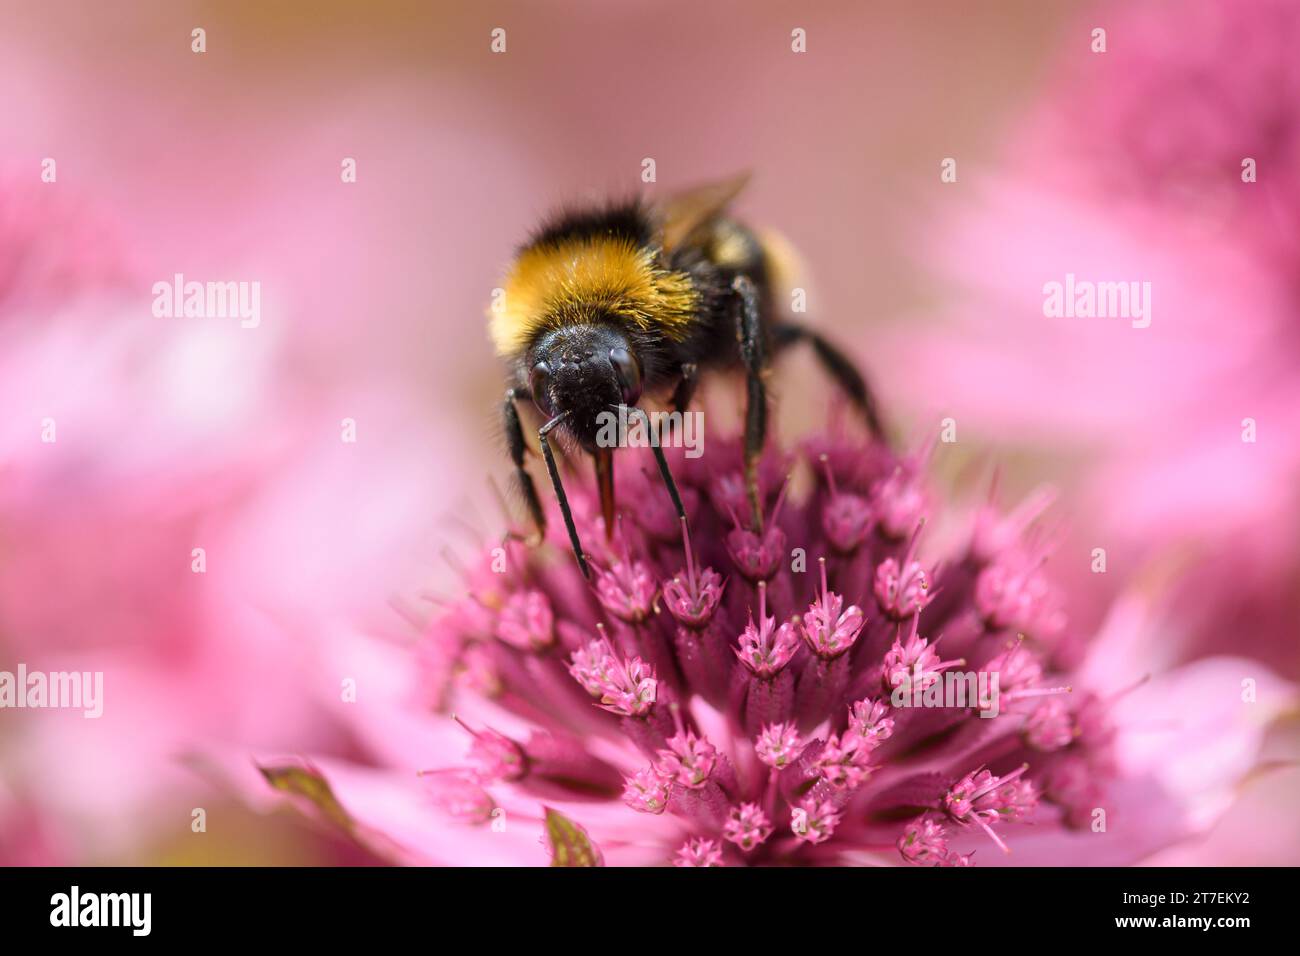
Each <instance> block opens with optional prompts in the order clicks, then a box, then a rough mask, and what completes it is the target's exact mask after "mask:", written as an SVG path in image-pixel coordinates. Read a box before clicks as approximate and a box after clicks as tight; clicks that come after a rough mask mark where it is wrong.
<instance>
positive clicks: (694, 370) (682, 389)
mask: <svg viewBox="0 0 1300 956" xmlns="http://www.w3.org/2000/svg"><path fill="white" fill-rule="evenodd" d="M681 375H682V377H681V381H679V382H678V383H677V387H676V388H675V389H673V408H675V409H677V411H679V412H682V413H683V414H684V413H685V412H686V406H688V405H690V404H691V399H692V398H694V397H695V387H696V386H697V385H699V384H700V367H699V366H698V365H696V364H695V363H694V362H687V363H686V364H684V365H683V366H682V371H681Z"/></svg>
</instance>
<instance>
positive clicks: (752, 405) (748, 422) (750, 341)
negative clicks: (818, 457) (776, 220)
mask: <svg viewBox="0 0 1300 956" xmlns="http://www.w3.org/2000/svg"><path fill="white" fill-rule="evenodd" d="M731 288H732V289H733V290H734V291H735V293H736V295H737V296H738V297H739V304H740V308H739V310H738V311H737V313H736V341H737V342H738V343H739V345H740V359H741V361H742V362H743V363H744V365H745V383H746V391H747V395H746V401H745V489H746V491H747V492H748V495H749V510H750V514H752V515H753V524H754V528H755V530H757V531H759V532H760V533H761V532H762V530H763V509H762V507H761V502H760V500H759V494H758V459H759V456H760V455H761V454H762V452H763V442H764V441H765V440H766V438H767V386H766V385H765V384H764V382H763V373H764V371H765V370H766V369H767V349H766V342H765V341H764V336H763V323H762V315H761V312H760V310H759V300H758V289H757V287H756V286H755V285H754V283H753V281H752V280H751V279H750V278H749V277H748V276H743V275H742V276H736V278H735V279H734V280H733V281H732V283H731Z"/></svg>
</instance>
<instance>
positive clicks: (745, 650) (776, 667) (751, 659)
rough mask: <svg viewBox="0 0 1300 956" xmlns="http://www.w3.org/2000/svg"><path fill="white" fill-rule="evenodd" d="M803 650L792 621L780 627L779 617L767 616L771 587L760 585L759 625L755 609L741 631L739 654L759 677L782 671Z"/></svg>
mask: <svg viewBox="0 0 1300 956" xmlns="http://www.w3.org/2000/svg"><path fill="white" fill-rule="evenodd" d="M798 649H799V637H798V631H797V629H796V627H795V625H794V624H793V623H791V622H786V623H785V624H782V625H781V626H780V627H779V628H778V627H777V626H776V618H774V617H768V616H767V586H766V585H765V584H764V583H763V582H759V585H758V625H757V626H755V625H754V617H753V612H752V611H751V612H750V618H749V623H748V624H746V625H745V630H744V631H742V632H741V634H740V646H739V647H737V648H735V652H736V657H738V658H739V659H740V662H741V663H742V664H744V665H745V666H746V667H747V668H749V670H750V671H751V672H752V673H753V674H754V675H756V676H758V677H772V676H774V675H776V674H777V673H779V672H780V671H781V669H782V668H783V667H785V665H786V664H788V663H790V658H792V657H794V653H795V651H797V650H798Z"/></svg>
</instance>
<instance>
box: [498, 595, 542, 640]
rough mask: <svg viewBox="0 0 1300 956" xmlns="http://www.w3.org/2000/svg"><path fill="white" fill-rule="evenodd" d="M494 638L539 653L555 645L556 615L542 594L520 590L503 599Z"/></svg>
mask: <svg viewBox="0 0 1300 956" xmlns="http://www.w3.org/2000/svg"><path fill="white" fill-rule="evenodd" d="M497 637H499V638H501V640H503V641H505V642H506V643H507V644H509V645H510V646H511V647H517V648H519V649H520V650H525V651H529V650H531V651H540V650H543V649H545V648H548V647H550V646H551V645H552V644H554V643H555V615H554V614H552V613H551V603H550V601H549V600H548V599H547V597H546V595H545V594H543V593H542V592H541V591H536V590H528V591H519V592H517V593H515V594H511V595H510V596H509V597H508V598H506V603H505V606H504V607H503V608H502V609H501V616H500V618H499V619H498V620H497Z"/></svg>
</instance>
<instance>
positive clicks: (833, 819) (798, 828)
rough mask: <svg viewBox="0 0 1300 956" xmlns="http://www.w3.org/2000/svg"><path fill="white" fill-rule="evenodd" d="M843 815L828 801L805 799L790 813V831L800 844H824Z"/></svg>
mask: <svg viewBox="0 0 1300 956" xmlns="http://www.w3.org/2000/svg"><path fill="white" fill-rule="evenodd" d="M842 816H843V814H841V813H840V811H839V810H838V809H837V808H836V806H835V804H833V803H831V802H830V801H829V800H820V801H818V800H813V799H811V798H810V799H807V800H804V801H802V802H800V803H799V804H798V805H796V806H795V808H794V809H793V810H792V811H791V812H790V830H791V832H792V833H793V834H794V837H795V839H796V840H798V841H799V842H800V843H812V844H817V843H825V842H826V841H827V840H829V839H830V838H831V837H832V836H834V834H835V828H836V827H837V826H839V825H840V819H841V818H842Z"/></svg>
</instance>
